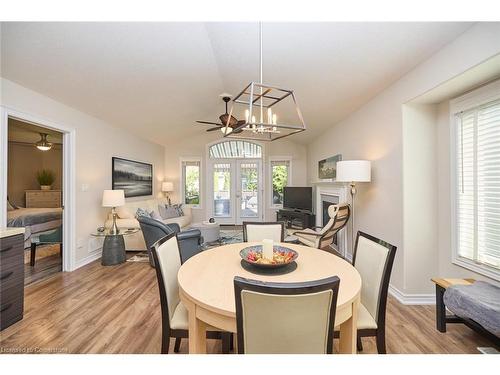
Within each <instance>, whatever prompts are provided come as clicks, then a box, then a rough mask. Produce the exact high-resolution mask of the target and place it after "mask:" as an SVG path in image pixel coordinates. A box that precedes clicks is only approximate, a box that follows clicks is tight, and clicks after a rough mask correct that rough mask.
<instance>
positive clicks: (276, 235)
mask: <svg viewBox="0 0 500 375" xmlns="http://www.w3.org/2000/svg"><path fill="white" fill-rule="evenodd" d="M264 239H268V240H273V241H274V242H283V241H284V240H285V223H283V222H267V223H266V222H251V221H244V222H243V242H258V241H262V240H264Z"/></svg>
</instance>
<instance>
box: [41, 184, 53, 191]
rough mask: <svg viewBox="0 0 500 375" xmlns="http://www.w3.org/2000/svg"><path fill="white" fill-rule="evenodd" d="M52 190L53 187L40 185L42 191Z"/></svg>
mask: <svg viewBox="0 0 500 375" xmlns="http://www.w3.org/2000/svg"><path fill="white" fill-rule="evenodd" d="M51 188H52V186H51V185H40V189H41V190H50V189H51Z"/></svg>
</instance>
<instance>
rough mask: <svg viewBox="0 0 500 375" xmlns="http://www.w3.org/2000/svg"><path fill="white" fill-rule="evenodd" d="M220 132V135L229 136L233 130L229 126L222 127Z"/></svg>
mask: <svg viewBox="0 0 500 375" xmlns="http://www.w3.org/2000/svg"><path fill="white" fill-rule="evenodd" d="M220 131H221V132H222V134H231V133H232V132H233V128H231V127H229V126H228V127H227V128H226V127H225V126H223V127H221V128H220Z"/></svg>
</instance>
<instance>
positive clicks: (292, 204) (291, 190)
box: [283, 186, 312, 211]
mask: <svg viewBox="0 0 500 375" xmlns="http://www.w3.org/2000/svg"><path fill="white" fill-rule="evenodd" d="M283 208H288V209H291V210H304V211H312V187H296V186H286V187H285V188H284V191H283Z"/></svg>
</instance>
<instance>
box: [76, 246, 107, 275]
mask: <svg viewBox="0 0 500 375" xmlns="http://www.w3.org/2000/svg"><path fill="white" fill-rule="evenodd" d="M101 256H102V249H98V250H97V251H94V252H92V253H91V254H90V255H88V256H86V257H85V258H83V259H80V260H78V261H76V262H75V267H74V268H73V270H72V271H75V270H77V269H78V268H81V267H83V266H85V265H87V264H89V263H91V262H93V261H95V260H97V259H99V258H101Z"/></svg>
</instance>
